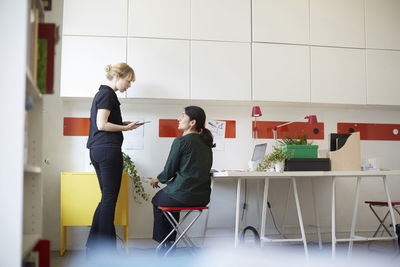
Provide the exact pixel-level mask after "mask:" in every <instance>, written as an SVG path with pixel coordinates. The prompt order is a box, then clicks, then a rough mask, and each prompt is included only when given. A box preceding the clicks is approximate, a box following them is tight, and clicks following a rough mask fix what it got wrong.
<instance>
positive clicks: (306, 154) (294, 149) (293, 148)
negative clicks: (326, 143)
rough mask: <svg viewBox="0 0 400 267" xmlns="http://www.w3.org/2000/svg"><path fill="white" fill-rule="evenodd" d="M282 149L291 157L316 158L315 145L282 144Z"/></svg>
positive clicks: (316, 149)
mask: <svg viewBox="0 0 400 267" xmlns="http://www.w3.org/2000/svg"><path fill="white" fill-rule="evenodd" d="M282 150H283V151H284V152H286V151H288V152H289V155H290V157H291V158H318V146H317V145H284V146H282Z"/></svg>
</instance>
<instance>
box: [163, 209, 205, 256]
mask: <svg viewBox="0 0 400 267" xmlns="http://www.w3.org/2000/svg"><path fill="white" fill-rule="evenodd" d="M158 209H160V210H161V211H162V212H163V214H164V216H165V217H166V218H167V219H168V221H169V223H170V224H171V225H172V227H173V228H174V229H173V230H172V231H171V232H170V233H169V234H168V235H167V237H166V238H165V239H164V240H163V241H162V242H161V243H160V244H159V245H158V247H157V249H156V253H158V252H159V250H160V249H161V247H162V246H163V245H164V244H165V242H167V240H168V238H169V237H170V236H171V235H172V234H173V233H174V232H175V231H176V233H177V238H176V240H175V242H174V243H173V244H172V246H171V247H170V248H169V249H168V250H167V252H165V254H164V256H167V255H168V254H169V253H170V252H171V250H172V249H173V248H174V247H176V244H178V242H179V241H180V240H181V239H182V240H183V241H184V242H185V244H186V246H187V247H190V248H191V251H192V253H193V254H195V245H194V244H193V242H192V241H191V240H190V238H189V237H188V236H187V235H186V232H187V231H188V230H189V229H190V227H191V226H192V225H193V224H194V223H195V221H196V220H197V219H198V218H199V217H200V215H201V212H202V211H203V210H206V209H208V207H160V206H159V207H158ZM181 211H188V213H186V214H185V216H183V218H182V219H181V220H180V222H177V221H176V220H175V218H174V216H173V215H172V212H181ZM193 211H197V212H198V214H197V215H196V216H195V217H194V219H193V220H192V221H191V222H190V223H189V225H188V226H186V228H185V229H183V228H182V227H181V226H182V223H183V222H184V221H185V219H186V218H187V217H188V216H189V214H190V213H192V212H193Z"/></svg>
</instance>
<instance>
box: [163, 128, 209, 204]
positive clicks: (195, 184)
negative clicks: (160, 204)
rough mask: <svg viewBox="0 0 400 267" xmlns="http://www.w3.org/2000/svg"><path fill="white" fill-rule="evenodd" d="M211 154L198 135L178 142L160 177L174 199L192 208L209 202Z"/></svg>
mask: <svg viewBox="0 0 400 267" xmlns="http://www.w3.org/2000/svg"><path fill="white" fill-rule="evenodd" d="M211 165H212V150H211V148H210V147H209V146H207V145H206V143H205V142H204V141H203V139H202V138H201V137H200V135H199V134H195V133H191V134H186V135H184V136H181V137H178V138H175V140H174V142H173V143H172V146H171V151H170V152H169V155H168V159H167V163H166V164H165V167H164V170H163V171H162V172H161V173H160V174H159V175H158V176H157V177H158V180H159V181H160V182H161V183H167V182H168V181H169V183H168V185H167V186H166V187H165V188H164V189H163V190H164V192H165V193H166V194H167V195H168V196H169V197H171V198H173V199H175V200H177V201H179V202H182V203H185V204H187V205H191V206H197V205H202V206H204V205H207V204H208V202H210V194H211V187H210V185H211V177H210V169H211Z"/></svg>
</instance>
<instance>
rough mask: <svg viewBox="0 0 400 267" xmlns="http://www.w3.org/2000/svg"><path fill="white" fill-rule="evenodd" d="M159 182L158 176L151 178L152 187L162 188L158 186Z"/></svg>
mask: <svg viewBox="0 0 400 267" xmlns="http://www.w3.org/2000/svg"><path fill="white" fill-rule="evenodd" d="M159 182H160V181H159V180H158V178H157V176H154V177H153V178H151V181H150V185H151V186H152V187H153V188H160V186H159V185H158V183H159Z"/></svg>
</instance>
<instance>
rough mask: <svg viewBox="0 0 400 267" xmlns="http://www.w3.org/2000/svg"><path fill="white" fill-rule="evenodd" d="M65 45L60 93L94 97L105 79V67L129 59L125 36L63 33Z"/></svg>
mask: <svg viewBox="0 0 400 267" xmlns="http://www.w3.org/2000/svg"><path fill="white" fill-rule="evenodd" d="M62 48H63V49H62V54H61V88H60V96H65V97H93V96H94V95H95V93H96V92H97V91H98V89H99V86H100V84H102V83H104V82H105V81H106V77H105V75H106V72H105V71H104V67H105V66H106V65H108V64H115V63H118V62H125V61H126V55H125V51H126V39H125V38H116V37H82V36H64V37H63V43H62ZM117 95H119V93H118V94H117ZM119 96H123V95H122V94H121V95H119Z"/></svg>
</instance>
